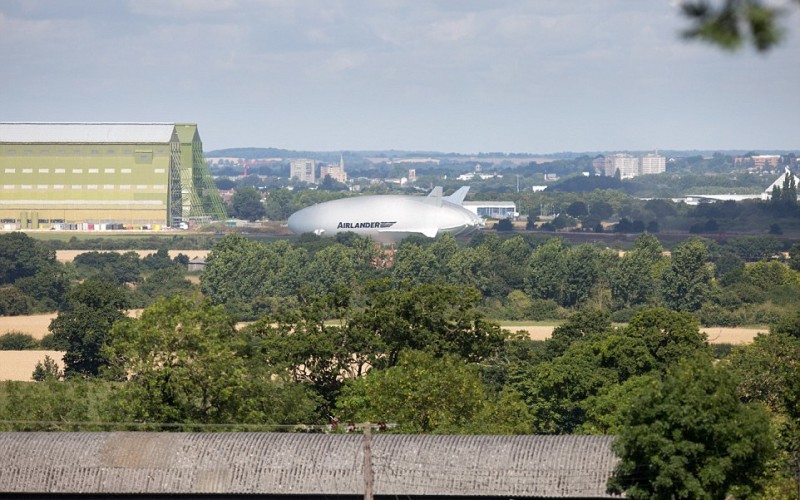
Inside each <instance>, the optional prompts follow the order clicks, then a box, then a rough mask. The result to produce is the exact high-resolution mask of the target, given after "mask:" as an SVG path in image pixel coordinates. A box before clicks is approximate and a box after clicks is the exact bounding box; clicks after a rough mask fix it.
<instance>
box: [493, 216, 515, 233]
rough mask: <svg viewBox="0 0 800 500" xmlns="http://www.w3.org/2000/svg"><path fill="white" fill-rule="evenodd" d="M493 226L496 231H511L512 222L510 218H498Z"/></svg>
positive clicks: (512, 228) (512, 227)
mask: <svg viewBox="0 0 800 500" xmlns="http://www.w3.org/2000/svg"><path fill="white" fill-rule="evenodd" d="M494 228H495V230H497V231H513V230H514V224H513V223H512V222H511V219H500V220H499V221H497V223H496V224H495V225H494Z"/></svg>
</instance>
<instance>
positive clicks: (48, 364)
mask: <svg viewBox="0 0 800 500" xmlns="http://www.w3.org/2000/svg"><path fill="white" fill-rule="evenodd" d="M63 377H64V373H63V372H62V371H61V370H59V369H58V364H57V363H56V362H55V360H54V359H53V358H51V357H50V356H45V357H44V362H42V361H39V362H38V363H36V368H34V369H33V374H32V375H31V378H32V379H33V380H35V381H37V382H44V381H45V380H60V379H62V378H63Z"/></svg>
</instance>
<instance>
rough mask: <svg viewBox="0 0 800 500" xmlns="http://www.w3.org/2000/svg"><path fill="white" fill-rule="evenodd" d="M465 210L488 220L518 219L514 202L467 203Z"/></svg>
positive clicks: (465, 203)
mask: <svg viewBox="0 0 800 500" xmlns="http://www.w3.org/2000/svg"><path fill="white" fill-rule="evenodd" d="M463 206H464V208H466V209H467V210H469V211H470V212H472V213H474V214H476V215H477V216H478V217H484V218H486V219H516V218H517V217H519V212H517V205H516V204H515V203H514V202H513V201H465V202H464V205H463Z"/></svg>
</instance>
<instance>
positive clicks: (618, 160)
mask: <svg viewBox="0 0 800 500" xmlns="http://www.w3.org/2000/svg"><path fill="white" fill-rule="evenodd" d="M617 172H619V177H620V179H632V178H634V177H636V176H637V175H639V158H637V157H636V156H631V155H628V154H624V153H617V154H615V155H610V156H606V162H605V174H606V175H607V176H608V177H614V176H615V175H617Z"/></svg>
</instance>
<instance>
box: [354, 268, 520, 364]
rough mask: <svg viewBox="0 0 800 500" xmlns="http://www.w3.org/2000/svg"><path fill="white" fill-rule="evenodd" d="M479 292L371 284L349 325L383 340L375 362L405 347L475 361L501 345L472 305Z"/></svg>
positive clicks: (494, 328) (388, 360)
mask: <svg viewBox="0 0 800 500" xmlns="http://www.w3.org/2000/svg"><path fill="white" fill-rule="evenodd" d="M480 302H481V295H480V293H478V291H477V290H475V289H473V288H465V287H463V286H459V285H420V286H416V287H412V286H407V285H402V286H401V287H399V289H398V288H394V287H393V286H392V283H391V282H390V281H388V280H383V281H380V282H377V283H375V284H374V285H373V287H372V289H371V290H370V292H369V294H368V298H367V304H366V307H365V308H364V309H362V310H360V311H357V312H355V313H354V314H353V316H352V318H351V319H350V321H349V322H348V324H349V325H350V327H351V328H358V329H361V330H363V331H368V332H374V333H375V334H376V335H377V336H378V337H379V338H380V339H381V342H382V343H383V344H384V345H385V349H386V351H385V355H384V356H383V357H382V358H378V359H376V360H375V362H376V363H377V364H378V366H379V367H383V366H392V365H394V364H395V363H397V360H398V359H399V355H400V352H401V351H403V350H406V349H411V350H421V351H426V352H428V353H430V354H433V355H434V356H444V355H448V354H455V355H458V356H460V357H462V358H464V359H465V360H467V361H470V362H477V361H481V360H483V359H486V358H488V357H490V356H491V355H493V354H494V353H495V352H496V351H497V349H499V348H500V346H502V344H503V340H504V334H503V333H502V331H501V330H500V327H499V325H497V324H496V323H494V322H491V321H488V320H486V319H485V318H484V316H483V314H482V313H481V312H480V310H479V309H478V306H479V304H480Z"/></svg>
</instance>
